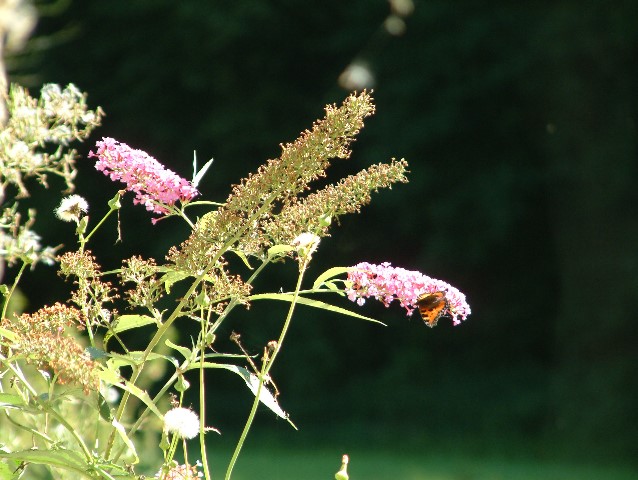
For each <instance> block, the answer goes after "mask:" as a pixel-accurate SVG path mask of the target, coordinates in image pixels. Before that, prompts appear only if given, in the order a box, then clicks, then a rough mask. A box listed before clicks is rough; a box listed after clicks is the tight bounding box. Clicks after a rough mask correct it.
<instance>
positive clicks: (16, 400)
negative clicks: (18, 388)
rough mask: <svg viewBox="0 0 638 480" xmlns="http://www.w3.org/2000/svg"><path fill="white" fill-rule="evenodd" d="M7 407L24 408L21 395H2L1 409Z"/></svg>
mask: <svg viewBox="0 0 638 480" xmlns="http://www.w3.org/2000/svg"><path fill="white" fill-rule="evenodd" d="M6 406H14V407H20V406H24V402H23V401H22V398H20V396H19V395H15V394H13V393H0V407H6Z"/></svg>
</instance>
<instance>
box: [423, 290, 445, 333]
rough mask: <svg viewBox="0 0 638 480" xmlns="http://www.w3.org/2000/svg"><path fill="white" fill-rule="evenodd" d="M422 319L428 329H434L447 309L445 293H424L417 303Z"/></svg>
mask: <svg viewBox="0 0 638 480" xmlns="http://www.w3.org/2000/svg"><path fill="white" fill-rule="evenodd" d="M416 305H417V307H418V308H419V313H420V314H421V318H423V321H424V322H425V323H426V325H427V326H428V327H434V326H435V325H436V324H437V322H438V321H439V318H441V316H443V314H444V313H445V310H446V308H447V299H446V298H445V292H431V293H423V294H421V295H420V296H419V298H418V299H417V301H416Z"/></svg>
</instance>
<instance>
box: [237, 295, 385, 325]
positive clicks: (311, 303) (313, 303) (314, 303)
mask: <svg viewBox="0 0 638 480" xmlns="http://www.w3.org/2000/svg"><path fill="white" fill-rule="evenodd" d="M294 298H295V296H294V295H292V294H290V293H258V294H256V295H251V296H250V297H249V300H280V301H283V302H292V301H293V300H294ZM297 303H299V304H300V305H306V306H308V307H313V308H319V309H322V310H328V311H331V312H334V313H340V314H342V315H348V316H349V317H354V318H360V319H361V320H366V321H368V322H373V323H378V324H380V325H383V326H386V324H385V323H383V322H380V321H379V320H375V319H374V318H370V317H366V316H365V315H360V314H358V313H355V312H353V311H351V310H347V309H345V308H341V307H337V306H336V305H331V304H329V303H325V302H321V301H319V300H312V299H310V298H306V297H301V296H298V297H297Z"/></svg>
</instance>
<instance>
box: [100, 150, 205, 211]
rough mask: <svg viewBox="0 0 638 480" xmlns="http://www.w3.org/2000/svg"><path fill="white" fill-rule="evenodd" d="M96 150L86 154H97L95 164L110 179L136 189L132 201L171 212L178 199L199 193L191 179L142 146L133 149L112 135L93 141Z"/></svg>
mask: <svg viewBox="0 0 638 480" xmlns="http://www.w3.org/2000/svg"><path fill="white" fill-rule="evenodd" d="M96 147H97V151H96V152H95V153H94V152H92V151H91V152H89V157H97V159H98V160H97V162H96V163H95V168H96V169H97V170H99V171H101V172H103V173H104V174H105V175H108V176H109V177H110V178H111V180H119V181H121V182H124V183H126V189H127V190H128V191H130V192H134V193H135V200H133V203H135V204H141V205H144V207H146V210H148V211H150V212H155V213H159V214H167V213H169V212H170V210H169V208H168V207H169V206H172V205H174V204H175V202H177V201H178V200H179V201H181V202H187V201H189V200H191V199H192V198H193V197H195V195H197V194H198V192H197V189H196V188H195V186H193V184H192V183H191V182H189V181H188V180H185V179H183V178H181V177H180V176H179V175H177V174H176V173H174V172H172V171H171V170H168V169H167V168H166V167H164V166H163V165H162V164H161V163H159V162H158V161H157V160H155V159H154V158H153V157H151V156H150V155H149V154H148V153H146V152H144V151H142V150H136V149H133V148H131V147H129V146H128V145H127V144H125V143H120V142H118V141H116V140H114V139H112V138H103V139H102V141H99V142H97V143H96Z"/></svg>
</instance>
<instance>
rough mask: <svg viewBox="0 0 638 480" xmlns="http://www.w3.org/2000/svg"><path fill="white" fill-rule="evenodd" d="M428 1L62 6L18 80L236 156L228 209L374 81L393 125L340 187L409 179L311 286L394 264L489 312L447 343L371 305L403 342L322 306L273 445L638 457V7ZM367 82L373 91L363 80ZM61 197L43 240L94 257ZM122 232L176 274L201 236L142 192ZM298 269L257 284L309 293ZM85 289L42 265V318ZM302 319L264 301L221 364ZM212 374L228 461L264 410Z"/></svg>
mask: <svg viewBox="0 0 638 480" xmlns="http://www.w3.org/2000/svg"><path fill="white" fill-rule="evenodd" d="M410 5H411V2H405V1H393V2H390V3H388V2H387V1H385V0H374V1H372V0H352V1H349V2H343V1H340V0H323V1H321V2H299V1H294V0H270V1H266V0H252V1H251V0H240V1H235V2H207V1H201V0H200V1H198V0H182V1H180V2H174V1H168V0H138V1H135V2H130V1H128V0H110V1H108V2H99V1H86V0H66V1H61V0H59V1H57V2H44V1H43V2H40V3H39V4H38V10H39V16H40V19H39V23H38V26H37V28H36V31H35V33H34V36H33V37H32V39H31V40H30V42H29V43H28V45H27V48H26V49H25V50H24V51H22V52H21V53H20V54H18V55H14V56H13V57H12V58H11V59H10V63H9V67H10V72H9V73H10V80H11V81H14V82H19V83H22V84H24V85H26V86H28V87H30V88H31V90H32V93H34V94H35V93H36V92H37V90H38V89H39V87H40V86H41V84H42V83H46V82H56V83H60V84H66V83H69V82H73V83H75V84H76V85H78V87H79V88H80V89H82V90H84V91H86V92H88V93H89V105H90V106H91V107H92V108H94V107H96V106H97V105H100V106H102V107H103V109H104V110H105V111H106V114H107V117H106V119H105V121H104V124H103V127H102V128H100V129H98V132H97V135H96V136H95V139H94V140H98V139H99V138H101V137H102V136H112V137H114V138H116V139H118V140H119V141H122V142H125V143H128V144H129V145H131V146H133V147H135V148H140V149H143V150H146V151H148V152H149V153H150V154H151V155H153V156H155V157H156V158H157V159H158V160H160V161H161V162H163V163H164V164H166V165H167V166H168V167H169V168H171V169H172V170H174V171H176V172H178V173H179V174H180V175H182V176H184V177H190V175H191V171H192V166H191V165H192V155H193V150H196V151H197V155H198V159H199V160H200V164H203V162H204V161H206V160H207V159H209V158H210V157H214V158H215V162H214V164H213V167H212V169H211V170H210V171H209V174H208V175H207V177H206V178H205V180H204V182H203V184H202V185H201V191H202V196H203V197H204V198H207V199H211V200H216V201H223V200H224V199H225V198H226V196H227V195H228V193H229V191H230V185H231V184H233V183H237V182H238V181H239V180H240V179H241V178H242V177H244V176H246V175H247V174H248V173H249V172H252V171H254V170H255V169H256V168H257V167H258V166H259V165H260V164H261V163H263V162H264V161H265V160H266V159H268V158H275V157H277V156H278V154H279V151H280V147H279V143H281V142H288V141H292V140H294V139H295V138H296V137H297V135H298V133H299V132H300V131H301V130H303V129H305V128H308V127H310V126H311V124H312V122H313V120H315V119H317V118H320V117H321V116H322V115H323V110H322V107H323V105H325V104H327V103H333V102H336V103H340V102H341V100H342V99H343V98H345V96H346V95H347V94H348V93H349V91H350V88H352V87H354V88H361V87H362V86H368V87H369V86H373V87H374V97H375V100H376V104H377V114H376V115H375V116H374V117H372V118H371V119H369V120H368V122H367V126H366V128H365V129H364V130H363V131H362V133H361V135H360V138H359V140H358V141H357V142H356V143H355V145H354V147H353V150H354V153H353V156H352V158H351V159H349V160H347V161H345V162H340V163H336V164H335V165H334V166H333V167H332V168H331V170H330V175H329V177H328V180H329V181H335V180H337V179H338V178H340V177H341V176H343V175H345V174H349V173H352V172H355V171H358V170H360V169H361V168H364V167H366V166H368V165H370V164H372V163H377V162H380V161H387V160H388V159H389V158H390V157H393V156H396V157H399V158H400V157H405V158H406V159H407V160H408V162H409V163H410V170H411V174H410V180H411V181H410V183H409V184H407V185H399V186H397V187H395V188H394V189H393V190H391V191H386V192H381V193H379V194H378V195H377V196H376V197H375V198H374V199H373V203H372V205H371V206H370V207H368V208H366V209H365V210H364V212H363V213H362V214H361V215H357V216H353V217H349V218H346V219H344V220H343V221H342V222H341V225H340V226H338V228H335V229H334V230H333V236H332V237H331V238H329V239H325V240H324V241H323V242H322V245H321V247H320V250H319V253H318V254H317V255H316V261H315V264H314V266H313V267H312V270H311V272H310V274H309V277H311V278H312V277H315V276H316V275H318V274H319V273H321V272H322V271H323V270H324V269H326V268H328V267H329V266H333V265H353V264H355V263H358V262H360V261H370V262H382V261H389V262H391V263H392V264H393V265H396V266H402V267H404V268H408V269H413V270H421V271H423V272H425V273H427V274H429V275H431V276H434V277H437V278H441V279H444V280H446V281H448V282H450V283H451V284H453V285H455V286H457V287H458V288H459V289H460V290H462V291H463V292H465V293H466V294H467V297H468V301H469V302H470V304H471V305H472V309H473V314H472V315H471V316H470V318H469V320H468V321H467V322H466V323H465V324H464V325H462V326H459V327H452V326H451V325H450V324H449V322H445V321H443V322H441V323H439V326H438V327H437V328H436V329H433V330H430V329H428V328H425V327H424V325H423V324H422V322H421V321H420V320H419V319H418V318H417V317H416V316H414V317H412V318H411V319H407V318H405V316H404V313H403V311H402V310H401V309H400V308H399V307H398V306H397V307H394V308H391V309H389V310H386V309H384V308H383V307H382V306H379V305H372V304H369V305H366V306H365V308H364V309H363V310H364V313H365V314H368V315H371V316H375V317H376V318H379V319H381V320H383V321H385V322H386V323H387V324H388V327H378V326H375V325H371V324H366V323H363V322H358V321H355V320H353V319H350V318H346V317H338V316H333V315H327V314H317V312H314V311H308V310H300V311H299V313H298V316H297V318H296V319H295V321H294V322H293V327H292V331H291V332H290V334H289V335H290V336H289V338H288V339H287V344H286V345H285V348H284V349H283V352H282V355H281V356H280V360H279V363H278V365H276V367H275V371H274V372H273V373H274V376H275V380H276V382H277V384H278V386H279V389H280V390H281V397H280V400H281V403H282V406H283V407H284V409H286V410H287V411H289V412H290V413H291V415H292V418H293V420H294V421H295V423H296V424H297V425H298V426H299V427H300V431H299V432H295V431H293V430H291V429H290V428H289V426H288V425H287V424H285V423H284V422H282V421H277V420H276V419H275V418H274V416H273V415H271V414H269V412H263V414H262V415H261V416H260V418H259V422H258V424H257V426H256V432H255V435H256V436H257V437H258V438H259V437H260V436H263V438H267V439H268V440H269V441H270V442H271V444H280V445H295V444H300V443H299V442H302V441H307V442H308V444H310V445H318V444H326V445H329V446H331V447H334V449H335V451H337V452H338V454H340V453H341V452H342V451H344V452H345V451H348V449H352V448H355V446H356V447H357V448H368V447H369V448H380V447H383V446H388V447H393V448H399V449H401V451H406V450H414V451H427V452H430V453H431V452H438V451H446V450H449V449H454V451H456V452H471V453H473V454H477V455H484V454H490V455H491V454H494V455H519V454H524V455H526V456H529V457H531V458H539V459H554V458H575V459H588V460H592V459H593V460H600V461H614V460H618V461H620V460H622V461H627V462H631V461H635V460H634V459H633V455H634V454H635V449H636V446H635V445H636V440H638V410H637V408H636V407H637V406H638V381H637V379H638V348H636V345H637V344H638V322H636V319H637V318H636V316H637V315H636V311H637V308H638V249H637V247H636V246H637V245H638V215H637V214H638V194H637V193H636V191H637V190H636V188H635V183H636V180H638V155H637V140H638V136H637V124H636V120H637V118H638V102H637V99H636V85H637V84H638V83H637V81H638V75H637V73H638V63H636V61H635V59H636V58H638V26H637V24H636V18H638V4H637V3H636V2H629V1H626V2H622V1H614V2H605V3H603V2H585V3H582V2H572V1H553V2H529V1H523V2H514V3H512V2H504V1H494V2H489V6H488V5H487V4H481V3H475V2H444V1H425V0H423V1H416V2H414V4H413V5H412V6H413V7H414V9H413V10H412V9H411V8H410ZM406 6H407V9H406V8H404V7H406ZM402 8H403V9H402ZM352 65H355V66H358V67H362V68H363V70H361V69H359V71H360V72H362V73H364V75H363V78H362V79H361V80H357V79H358V78H360V77H356V76H354V77H347V76H346V75H345V74H344V71H345V70H346V68H347V67H348V66H352ZM357 81H360V82H361V81H362V82H363V83H356V82H357ZM349 82H350V83H349ZM352 82H354V83H352ZM93 145H94V143H89V144H85V145H80V151H81V153H82V154H84V155H86V153H88V151H89V150H90V149H91V148H92V147H93ZM92 164H93V162H92V161H89V160H88V159H86V157H85V158H84V159H83V160H81V161H80V177H79V181H78V184H79V190H78V192H77V193H79V194H81V195H84V196H85V197H87V198H88V199H89V202H90V205H91V212H92V217H93V218H95V219H97V218H99V217H100V214H101V213H102V212H105V211H106V209H107V206H106V201H107V200H108V199H109V198H111V197H112V196H113V195H114V193H115V189H116V188H119V187H118V186H116V185H113V184H111V183H110V182H109V181H108V179H106V178H105V177H103V176H102V175H101V174H100V173H98V172H96V171H95V170H94V169H93V167H92ZM44 198H50V197H47V194H46V193H45V194H42V196H40V195H34V196H33V197H32V198H30V199H28V200H25V202H26V203H25V204H27V203H28V204H29V205H33V206H36V207H37V208H39V211H40V212H41V213H40V214H39V216H38V222H39V223H38V225H39V227H38V228H40V229H41V230H42V232H43V235H44V236H45V237H46V238H54V239H56V241H58V242H60V243H65V244H66V245H67V246H69V247H72V245H73V236H72V233H73V232H72V231H71V229H70V228H69V226H68V225H66V224H62V223H61V222H56V221H55V220H54V219H52V218H51V219H50V218H48V217H49V215H48V214H46V213H45V212H47V211H50V210H51V209H52V208H53V207H54V205H52V204H51V203H50V202H51V201H50V200H46V202H48V203H44V204H43V203H42V202H45V201H44V200H43V199H44ZM38 205H39V206H38ZM51 217H52V216H51ZM120 218H121V222H122V232H123V243H121V244H117V245H114V242H115V239H116V232H115V228H114V227H113V229H112V230H106V229H105V230H103V234H102V236H101V239H100V240H99V241H98V242H101V243H98V244H97V245H95V246H94V247H93V249H94V251H95V252H96V253H97V254H98V260H99V261H100V262H101V263H102V264H103V266H104V267H105V269H108V268H115V267H117V266H118V261H119V259H121V258H125V257H127V256H130V255H132V254H142V255H144V256H152V257H155V258H157V259H158V260H161V259H163V257H164V255H165V253H166V251H167V249H168V247H169V246H170V245H173V244H176V243H178V242H180V241H181V240H182V239H184V238H185V236H186V235H187V230H186V229H185V228H183V227H182V226H181V225H179V223H178V222H177V221H175V220H170V221H166V222H160V223H159V224H158V225H156V226H153V225H151V223H150V221H149V217H148V216H147V215H146V212H145V211H144V210H143V209H142V208H140V207H133V206H132V205H131V203H130V202H129V201H127V202H125V206H124V208H123V209H122V211H121V214H120ZM45 232H46V233H45ZM50 243H53V242H50ZM294 270H295V266H294V265H292V264H290V265H287V266H285V267H283V268H282V269H281V270H280V271H273V272H272V275H271V276H269V277H268V278H267V279H266V280H264V281H263V282H262V284H260V285H259V288H261V289H263V290H269V291H277V290H279V288H280V287H283V288H284V289H288V288H290V287H291V282H292V281H293V279H294V275H293V273H294ZM8 273H9V275H10V274H11V271H9V272H8ZM67 288H68V285H66V286H65V285H63V284H62V283H61V281H60V280H59V279H57V278H56V276H55V272H54V271H53V270H46V268H42V267H41V268H39V269H37V270H36V271H34V272H32V273H30V274H29V276H28V277H27V279H26V282H25V283H24V293H25V294H26V296H27V298H28V299H29V302H30V304H29V310H32V309H36V308H38V307H39V306H41V305H42V304H46V303H50V302H52V301H54V300H57V299H59V298H60V297H61V296H62V298H64V291H65V290H64V289H67ZM282 320H283V316H282V311H281V310H279V309H278V306H273V305H255V306H254V307H253V308H251V310H250V312H249V314H246V315H238V316H237V317H234V318H231V319H230V322H229V323H230V324H229V325H228V326H227V330H226V331H225V332H222V333H221V334H220V336H219V342H220V343H219V345H220V347H219V348H220V349H221V350H224V349H225V348H228V349H229V348H231V347H230V343H229V342H228V335H229V334H230V331H231V330H235V331H238V332H240V333H241V334H242V338H243V339H244V341H245V343H246V346H247V347H248V348H249V349H250V350H251V351H253V352H255V353H257V352H259V351H260V350H261V348H262V346H263V344H264V343H265V341H267V340H269V339H271V338H272V337H274V335H275V333H276V332H277V331H278V330H277V329H278V328H279V326H280V325H281V322H282ZM182 334H184V335H187V332H183V333H182ZM207 381H208V382H209V385H219V388H218V389H217V388H215V389H214V390H215V391H214V392H212V393H211V398H210V406H209V408H208V414H209V418H208V419H207V421H208V423H209V424H210V425H214V426H216V427H218V428H220V429H221V430H222V431H223V432H224V435H222V437H220V438H217V437H215V438H212V439H211V448H212V449H216V448H217V446H216V444H218V445H219V448H230V447H229V445H233V444H234V442H235V441H236V434H235V433H234V432H235V430H236V429H238V428H240V427H241V426H242V425H243V421H244V419H245V417H246V415H247V412H248V407H249V402H250V401H251V399H250V398H249V396H248V395H247V394H246V392H245V387H243V386H242V385H239V384H238V383H237V381H236V380H235V379H227V378H225V376H224V374H221V373H218V372H213V373H211V374H210V378H208V380H207ZM193 383H196V382H193Z"/></svg>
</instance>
